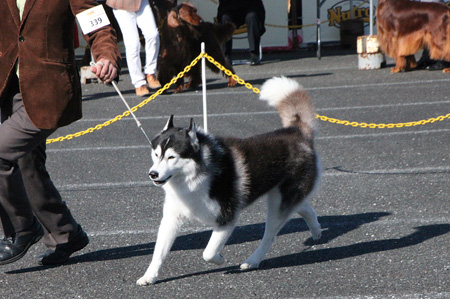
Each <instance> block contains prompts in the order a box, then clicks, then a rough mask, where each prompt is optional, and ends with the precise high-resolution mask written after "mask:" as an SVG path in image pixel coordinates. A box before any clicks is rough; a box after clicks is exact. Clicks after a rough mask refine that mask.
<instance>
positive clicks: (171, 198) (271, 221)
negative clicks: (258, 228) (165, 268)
mask: <svg viewBox="0 0 450 299" xmlns="http://www.w3.org/2000/svg"><path fill="white" fill-rule="evenodd" d="M260 98H261V100H265V101H267V102H268V103H269V104H270V105H271V106H274V107H276V108H277V109H278V110H279V113H280V116H281V119H282V123H283V128H281V129H278V130H276V131H273V132H270V133H266V134H261V135H257V136H253V137H250V138H244V139H240V138H233V137H226V138H217V137H214V136H212V135H210V134H207V133H205V132H203V131H202V130H200V129H198V128H197V127H196V126H195V124H194V123H193V122H192V120H191V124H190V126H189V128H188V129H184V128H177V127H174V125H173V116H171V117H170V118H169V120H168V122H167V124H166V126H165V127H164V129H163V130H162V131H161V133H159V134H158V135H156V137H155V138H154V139H153V140H152V148H153V149H152V159H153V163H154V164H153V166H152V167H151V168H150V172H149V176H150V179H151V180H152V181H153V183H154V184H155V185H157V186H162V188H163V189H164V191H165V193H166V197H165V202H164V210H163V218H162V220H161V225H160V227H159V232H158V237H157V240H156V245H155V250H154V253H153V259H152V262H151V263H150V266H149V267H148V269H147V271H146V272H145V274H144V276H143V277H141V278H140V279H139V280H138V281H137V284H138V285H148V284H153V283H155V282H156V279H157V277H158V273H159V270H160V268H161V265H162V263H163V262H164V260H165V258H166V257H167V254H168V253H169V251H170V248H171V246H172V244H173V242H174V240H175V237H176V235H177V232H178V231H179V229H180V227H181V226H182V224H183V222H184V221H185V220H194V219H195V220H197V221H199V222H201V223H203V224H205V225H209V226H211V227H212V228H213V232H212V235H211V238H210V240H209V242H208V245H207V246H206V249H205V250H204V252H203V259H204V260H206V261H207V262H211V263H214V264H217V265H220V264H222V263H224V262H225V258H224V257H223V256H222V254H221V251H222V249H223V247H224V245H225V243H226V242H227V240H228V238H229V237H230V235H231V233H232V232H233V229H234V227H235V225H236V222H237V219H238V216H239V214H240V211H241V210H242V209H243V208H245V207H247V206H248V205H250V204H251V203H253V202H254V201H255V200H257V199H258V198H262V197H264V198H265V199H266V200H267V219H266V228H265V232H264V237H263V239H262V241H261V243H260V245H259V247H258V248H257V249H256V251H255V252H254V253H253V254H252V255H251V256H250V257H249V258H248V259H247V260H246V261H244V262H243V263H242V264H241V266H240V268H241V270H249V269H255V268H258V267H259V264H260V263H261V261H262V260H263V258H264V256H265V255H266V253H267V252H268V250H269V248H270V247H271V245H272V242H273V241H274V239H275V236H276V235H277V233H278V232H279V231H280V230H281V228H282V227H283V226H284V224H285V223H286V222H287V221H288V219H289V217H290V216H291V215H292V214H294V213H298V214H300V215H301V216H302V217H303V218H304V219H305V220H306V223H307V225H308V227H309V229H310V231H311V234H312V237H313V239H314V240H317V239H319V238H320V236H321V228H320V224H319V222H318V221H317V214H316V212H315V211H314V209H313V208H312V207H311V206H310V205H309V203H308V199H309V197H311V195H312V194H313V191H314V190H315V189H316V187H317V185H318V182H319V177H320V170H321V167H320V162H319V157H318V156H317V154H316V152H315V150H314V120H315V113H314V109H313V107H312V104H311V102H310V99H309V96H308V95H307V94H306V92H305V90H304V89H303V87H302V86H300V85H299V84H298V83H297V82H295V81H294V80H292V79H288V78H286V77H275V78H272V79H270V80H268V81H266V82H265V83H264V85H263V86H262V88H261V94H260Z"/></svg>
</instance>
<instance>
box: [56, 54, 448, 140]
mask: <svg viewBox="0 0 450 299" xmlns="http://www.w3.org/2000/svg"><path fill="white" fill-rule="evenodd" d="M202 57H205V58H206V59H208V61H209V62H211V63H212V64H214V65H215V66H216V67H217V68H218V69H220V70H221V71H223V72H224V73H225V74H226V75H227V76H231V77H232V78H233V79H234V80H236V82H238V83H239V84H241V85H244V86H245V87H247V88H248V89H250V90H252V91H253V92H254V93H257V94H258V93H260V90H259V89H258V88H256V87H253V86H252V85H251V84H250V83H248V82H245V81H244V80H243V79H241V78H239V77H238V76H237V75H236V74H233V73H232V72H231V71H230V70H228V69H226V68H225V67H224V66H223V65H221V64H220V63H219V62H217V61H215V60H214V58H213V57H211V56H209V55H208V54H207V53H200V54H199V55H198V56H197V57H196V58H195V59H194V60H192V62H191V63H190V64H189V65H188V66H186V67H185V68H184V70H183V71H181V72H180V73H178V75H177V76H176V77H174V78H173V79H172V80H171V81H170V82H169V83H167V84H165V85H164V86H163V87H161V88H160V89H159V90H158V91H157V92H156V93H154V94H152V95H151V96H150V97H149V98H148V99H146V100H144V101H142V102H141V103H139V104H138V105H136V106H134V107H132V108H131V111H133V112H135V111H136V110H138V109H139V108H142V107H143V106H145V105H147V104H148V103H149V102H150V101H152V100H154V99H155V98H156V97H157V96H159V95H161V94H162V93H163V92H164V91H166V90H167V89H169V87H170V86H171V85H172V84H174V83H175V82H177V80H178V79H180V78H182V77H183V76H184V75H185V74H186V73H187V72H189V71H190V70H191V68H192V67H193V66H194V65H196V64H197V63H198V61H199V60H200V59H201V58H202ZM129 115H130V112H129V111H128V110H127V111H125V112H124V113H122V114H121V115H117V116H116V117H114V118H113V119H110V120H108V121H105V122H104V123H102V124H98V125H96V126H95V127H91V128H88V129H86V130H84V131H80V132H77V133H74V134H69V135H66V136H61V137H57V138H53V139H47V144H49V143H54V142H59V141H64V140H70V139H73V138H75V137H80V136H83V135H85V134H88V133H92V132H94V131H97V130H100V129H102V128H104V127H106V126H109V125H110V124H112V123H114V122H116V121H118V120H121V119H122V118H123V117H126V116H129ZM316 118H318V119H320V120H322V121H327V122H330V123H333V124H340V125H345V126H353V127H361V128H371V129H375V128H379V129H384V128H403V127H412V126H418V125H425V124H430V123H434V122H437V121H443V120H446V119H449V118H450V113H449V114H447V115H442V116H438V117H436V118H429V119H426V120H419V121H413V122H407V123H393V124H374V123H370V124H368V123H359V122H355V121H353V122H350V121H348V120H339V119H336V118H330V117H327V116H323V115H319V114H317V115H316Z"/></svg>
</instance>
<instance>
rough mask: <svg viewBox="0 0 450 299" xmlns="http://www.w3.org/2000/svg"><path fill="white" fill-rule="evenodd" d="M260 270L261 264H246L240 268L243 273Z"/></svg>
mask: <svg viewBox="0 0 450 299" xmlns="http://www.w3.org/2000/svg"><path fill="white" fill-rule="evenodd" d="M258 268H259V263H251V262H244V263H243V264H242V265H241V266H240V269H241V271H250V270H255V269H258Z"/></svg>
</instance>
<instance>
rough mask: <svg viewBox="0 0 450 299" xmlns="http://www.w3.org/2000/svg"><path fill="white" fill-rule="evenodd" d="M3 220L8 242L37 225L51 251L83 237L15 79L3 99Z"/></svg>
mask: <svg viewBox="0 0 450 299" xmlns="http://www.w3.org/2000/svg"><path fill="white" fill-rule="evenodd" d="M0 112H1V124H0V219H1V224H2V228H3V234H4V236H5V237H10V236H12V235H14V234H21V233H27V232H29V230H30V229H31V227H32V226H33V223H34V222H35V221H36V218H37V220H38V221H39V222H40V223H41V225H42V226H43V228H44V230H45V235H44V237H43V239H42V240H43V242H44V243H45V245H46V246H47V247H49V248H50V249H55V247H56V245H57V244H63V243H67V242H68V241H69V240H70V239H72V238H73V237H74V236H75V235H77V234H78V233H80V232H81V227H80V226H79V225H78V224H77V222H76V221H75V220H74V218H73V217H72V215H71V213H70V211H69V209H68V208H67V206H66V204H65V202H64V201H62V199H61V196H60V194H59V192H58V190H57V189H56V188H55V186H54V184H53V182H52V181H51V179H50V176H49V174H48V172H47V170H46V168H45V161H46V158H47V156H46V153H45V148H46V145H45V142H46V139H47V137H48V136H50V134H52V133H53V132H54V131H55V130H42V129H38V128H37V127H36V126H35V125H34V124H33V123H32V122H31V120H30V118H29V117H28V115H27V113H26V111H25V108H24V106H23V103H22V97H21V95H20V92H19V86H18V79H17V77H16V76H13V78H12V79H11V80H10V82H9V84H8V87H7V90H6V93H4V95H3V96H2V97H1V98H0Z"/></svg>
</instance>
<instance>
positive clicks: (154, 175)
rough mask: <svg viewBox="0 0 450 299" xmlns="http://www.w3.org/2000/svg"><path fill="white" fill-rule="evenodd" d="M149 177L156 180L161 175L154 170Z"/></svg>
mask: <svg viewBox="0 0 450 299" xmlns="http://www.w3.org/2000/svg"><path fill="white" fill-rule="evenodd" d="M148 176H149V177H150V178H151V179H152V180H156V179H157V178H158V176H159V174H158V173H157V172H156V171H154V170H152V171H150V173H149V174H148Z"/></svg>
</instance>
